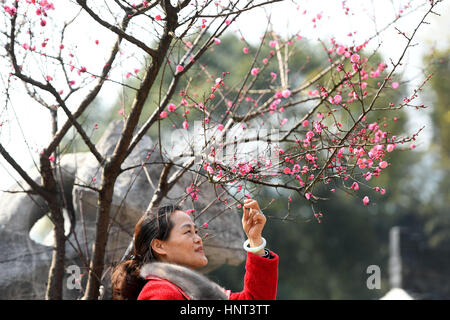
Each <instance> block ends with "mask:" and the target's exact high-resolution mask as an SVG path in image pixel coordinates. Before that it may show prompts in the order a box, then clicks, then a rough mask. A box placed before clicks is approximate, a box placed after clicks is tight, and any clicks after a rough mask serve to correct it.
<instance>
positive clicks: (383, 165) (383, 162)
mask: <svg viewBox="0 0 450 320" xmlns="http://www.w3.org/2000/svg"><path fill="white" fill-rule="evenodd" d="M379 166H380V168H381V169H384V168H386V167H387V166H388V163H387V162H386V161H381V162H380V163H379Z"/></svg>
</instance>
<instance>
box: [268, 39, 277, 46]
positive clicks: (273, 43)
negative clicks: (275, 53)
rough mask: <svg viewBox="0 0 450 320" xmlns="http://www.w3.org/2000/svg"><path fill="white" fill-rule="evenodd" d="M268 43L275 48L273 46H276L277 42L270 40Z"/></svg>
mask: <svg viewBox="0 0 450 320" xmlns="http://www.w3.org/2000/svg"><path fill="white" fill-rule="evenodd" d="M269 45H270V46H271V47H272V48H275V47H276V46H277V42H276V41H275V40H272V41H270V42H269Z"/></svg>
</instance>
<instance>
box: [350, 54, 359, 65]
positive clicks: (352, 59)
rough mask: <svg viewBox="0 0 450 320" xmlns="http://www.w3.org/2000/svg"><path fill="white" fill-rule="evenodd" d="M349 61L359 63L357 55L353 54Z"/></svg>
mask: <svg viewBox="0 0 450 320" xmlns="http://www.w3.org/2000/svg"><path fill="white" fill-rule="evenodd" d="M350 61H351V62H353V63H357V62H358V61H359V54H357V53H355V54H353V55H352V57H351V58H350Z"/></svg>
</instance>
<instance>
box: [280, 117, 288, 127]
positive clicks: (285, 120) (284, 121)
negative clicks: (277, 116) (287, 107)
mask: <svg viewBox="0 0 450 320" xmlns="http://www.w3.org/2000/svg"><path fill="white" fill-rule="evenodd" d="M287 122H288V119H286V118H284V119H283V120H282V121H281V125H282V126H284V125H285V124H286V123H287Z"/></svg>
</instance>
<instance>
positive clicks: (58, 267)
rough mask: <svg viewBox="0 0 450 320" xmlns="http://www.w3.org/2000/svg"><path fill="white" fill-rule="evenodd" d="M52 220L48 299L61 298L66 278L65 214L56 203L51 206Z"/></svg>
mask: <svg viewBox="0 0 450 320" xmlns="http://www.w3.org/2000/svg"><path fill="white" fill-rule="evenodd" d="M50 216H51V220H52V222H53V224H54V227H53V231H54V239H55V243H54V246H53V254H52V263H51V266H50V270H49V273H48V282H47V291H46V293H45V299H46V300H61V299H62V297H63V296H62V292H63V279H64V261H65V254H66V248H65V245H66V236H65V233H64V216H63V214H62V210H61V208H60V207H59V206H58V205H57V204H56V203H54V204H52V206H51V213H50Z"/></svg>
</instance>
